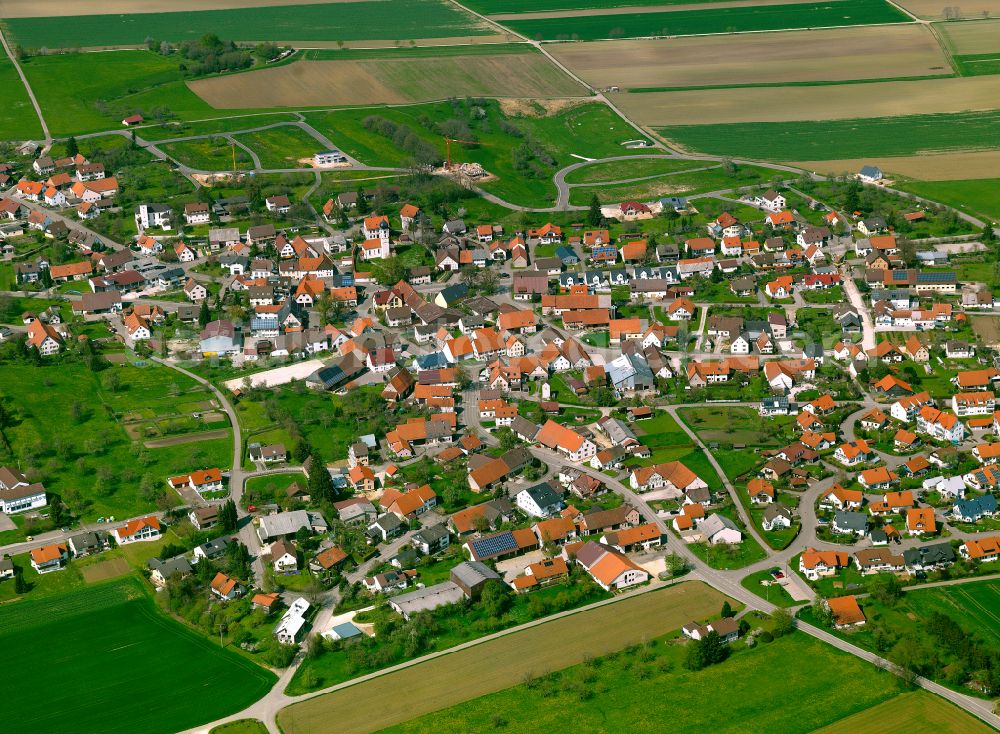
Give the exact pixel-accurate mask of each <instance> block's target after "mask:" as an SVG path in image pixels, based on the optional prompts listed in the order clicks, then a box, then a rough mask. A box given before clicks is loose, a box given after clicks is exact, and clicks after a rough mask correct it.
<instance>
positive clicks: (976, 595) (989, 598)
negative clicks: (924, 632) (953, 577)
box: [906, 581, 1000, 645]
mask: <svg viewBox="0 0 1000 734" xmlns="http://www.w3.org/2000/svg"><path fill="white" fill-rule="evenodd" d="M906 605H907V607H909V608H910V610H912V611H913V612H914V613H915V614H916V615H917V617H926V616H927V615H928V614H930V613H931V612H941V613H942V614H947V615H948V616H949V617H951V618H952V619H954V620H955V621H956V622H958V623H959V624H960V625H961V626H962V628H963V629H966V630H968V631H969V632H975V633H976V634H977V635H979V636H980V637H982V638H983V639H984V640H987V641H989V642H991V643H993V644H994V645H1000V582H997V581H980V582H975V583H970V584H956V585H954V586H942V587H939V588H936V589H924V590H919V591H912V592H908V593H907V594H906Z"/></svg>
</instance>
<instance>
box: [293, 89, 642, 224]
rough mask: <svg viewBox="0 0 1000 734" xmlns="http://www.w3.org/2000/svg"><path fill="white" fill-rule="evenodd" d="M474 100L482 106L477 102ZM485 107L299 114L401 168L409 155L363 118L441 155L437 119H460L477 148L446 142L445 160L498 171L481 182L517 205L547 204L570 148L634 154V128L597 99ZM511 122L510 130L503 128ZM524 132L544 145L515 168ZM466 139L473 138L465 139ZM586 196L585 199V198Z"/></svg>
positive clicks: (460, 103)
mask: <svg viewBox="0 0 1000 734" xmlns="http://www.w3.org/2000/svg"><path fill="white" fill-rule="evenodd" d="M480 103H481V104H480ZM477 106H480V107H481V108H482V109H483V110H485V112H486V115H485V117H483V118H481V119H480V118H479V117H478V113H475V112H473V110H471V109H470V108H469V104H468V103H467V102H466V101H464V100H455V101H454V102H453V103H447V102H442V103H433V104H422V105H410V106H405V107H377V108H365V109H342V110H335V111H333V112H310V113H306V115H305V117H306V119H307V121H308V122H309V123H310V124H311V125H313V127H315V128H316V129H317V130H319V131H320V132H322V133H323V134H324V135H326V136H327V137H329V138H330V139H331V140H332V141H333V142H334V143H336V144H337V145H338V146H340V148H341V149H342V150H343V151H344V152H345V153H347V154H348V155H350V156H352V157H354V158H355V159H357V160H359V161H361V162H362V163H366V164H368V165H374V166H401V165H405V164H406V163H407V160H408V159H409V158H410V157H411V156H410V154H409V153H407V151H406V150H404V149H403V148H401V147H400V146H399V145H397V144H396V143H395V142H394V141H393V139H392V138H390V137H385V136H383V135H380V134H378V133H377V132H375V131H374V130H370V129H368V128H367V127H366V126H365V124H364V120H365V119H366V118H369V117H373V116H374V117H381V118H385V119H387V120H390V121H391V122H393V123H396V124H397V125H405V126H406V127H407V128H409V129H410V130H411V131H412V132H413V135H414V136H415V137H416V138H418V139H419V140H421V141H423V143H425V144H427V145H429V146H433V148H434V149H436V150H437V154H438V157H439V160H442V161H443V160H444V154H445V150H444V142H443V141H442V138H441V135H440V133H439V130H438V127H437V126H438V125H440V124H441V123H444V122H446V121H448V120H459V121H461V122H462V123H463V124H465V123H467V124H468V125H469V128H470V131H469V133H467V135H472V136H474V139H475V140H477V141H479V142H480V143H482V145H478V146H469V145H458V146H452V150H451V154H452V159H453V160H454V161H458V162H477V163H480V164H482V166H483V167H484V168H485V169H486V170H487V171H489V172H490V173H491V174H494V175H495V176H497V179H496V180H494V181H490V182H486V183H483V184H482V188H484V189H485V190H487V191H489V192H490V193H491V194H495V195H496V196H499V197H500V198H502V199H505V200H507V201H510V202H513V203H516V204H521V205H524V206H551V205H552V204H554V203H555V199H556V188H555V186H554V185H553V183H552V176H553V174H554V173H555V172H556V171H557V170H558V169H559V168H561V167H563V166H567V165H569V164H570V163H574V162H577V161H578V160H579V159H578V158H574V157H573V154H578V155H586V156H587V157H595V158H596V157H606V156H613V155H627V154H629V153H633V152H634V153H641V152H642V151H641V150H640V151H631V150H629V149H627V148H624V147H622V146H621V143H622V142H625V141H627V140H632V139H635V138H636V134H635V131H634V130H633V129H632V128H631V127H630V126H628V125H627V124H625V123H624V122H623V121H622V120H621V119H620V118H618V117H617V116H616V115H615V114H614V113H613V112H611V110H610V109H609V108H608V107H607V106H606V105H603V104H599V103H583V104H579V105H576V106H573V107H569V108H567V109H564V110H561V111H559V112H557V113H555V114H551V115H549V114H546V113H545V110H544V108H542V107H541V106H536V107H530V106H528V107H527V110H528V111H529V112H530V114H522V115H507V114H504V113H503V112H501V110H500V107H499V105H498V104H497V103H496V102H493V101H485V102H484V101H482V100H480V101H478V102H477ZM511 125H513V126H514V127H515V128H517V131H518V132H517V134H515V133H513V132H511V128H510V127H509V126H511ZM526 138H530V139H532V140H534V141H537V143H538V144H539V145H540V146H541V147H542V148H543V149H544V151H545V154H546V157H547V158H548V160H546V159H545V157H539V156H537V155H532V154H530V153H529V154H526V155H527V159H528V162H527V164H526V167H518V168H515V165H514V158H515V157H514V156H512V155H511V151H512V150H514V149H516V148H519V146H521V145H522V144H523V143H524V142H525V139H526ZM466 139H472V138H468V137H466ZM588 202H589V198H588Z"/></svg>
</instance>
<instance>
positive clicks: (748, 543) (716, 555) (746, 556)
mask: <svg viewBox="0 0 1000 734" xmlns="http://www.w3.org/2000/svg"><path fill="white" fill-rule="evenodd" d="M713 512H718V513H719V514H720V515H725V516H726V517H728V518H729V519H731V520H733V522H735V523H736V525H737V526H738V527H739V528H740V529H741V530H742V531H743V542H742V543H737V544H735V545H727V544H725V543H720V544H717V545H709V544H707V543H690V544H688V548H690V549H691V552H692V553H694V554H695V555H696V556H698V558H700V559H701V560H703V561H704V562H705V563H707V564H708V565H709V566H711V567H712V568H718V569H723V570H727V571H729V570H732V569H735V568H744V567H745V566H749V565H750V564H751V563H756V562H757V561H762V560H764V559H765V558H767V554H766V553H765V552H764V549H763V548H761V547H760V543H758V542H757V541H756V540H754V538H753V536H751V535H749V534H748V533H747V531H746V528H745V527H743V523H742V521H741V520H740V519H739V515H738V514H737V512H736V510H735V509H734V508H733V507H731V506H730V507H724V508H722V509H720V510H709V511H708V514H710V515H711V514H713Z"/></svg>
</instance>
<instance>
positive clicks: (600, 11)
mask: <svg viewBox="0 0 1000 734" xmlns="http://www.w3.org/2000/svg"><path fill="white" fill-rule="evenodd" d="M814 1H815V0H722V2H717V3H684V4H682V5H639V6H628V7H619V8H578V9H576V10H543V11H539V12H537V13H498V14H497V15H487V16H486V17H487V18H489V19H490V20H495V21H497V22H502V21H505V20H542V19H544V18H584V17H588V16H593V15H632V14H634V13H673V12H676V11H678V10H714V9H715V8H746V7H754V8H759V7H762V6H765V5H799V4H805V3H811V2H814ZM832 1H833V2H836V0H832Z"/></svg>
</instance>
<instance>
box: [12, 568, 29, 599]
mask: <svg viewBox="0 0 1000 734" xmlns="http://www.w3.org/2000/svg"><path fill="white" fill-rule="evenodd" d="M14 593H15V594H27V593H28V582H27V581H25V580H24V574H23V573H22V572H21V569H20V568H15V569H14Z"/></svg>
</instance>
